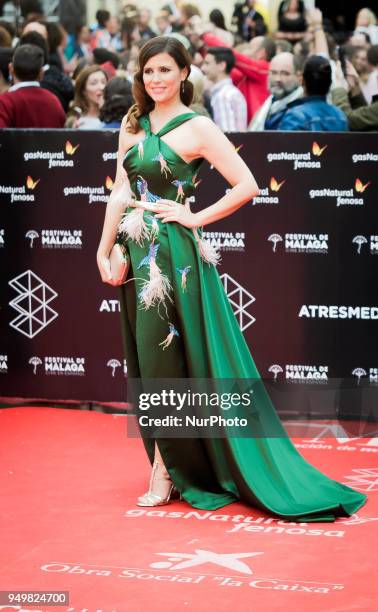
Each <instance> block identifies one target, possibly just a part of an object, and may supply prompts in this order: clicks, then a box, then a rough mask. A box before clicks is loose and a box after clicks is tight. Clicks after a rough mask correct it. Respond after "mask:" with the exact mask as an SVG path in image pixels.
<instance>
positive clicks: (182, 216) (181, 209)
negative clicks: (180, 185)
mask: <svg viewBox="0 0 378 612" xmlns="http://www.w3.org/2000/svg"><path fill="white" fill-rule="evenodd" d="M155 211H156V212H157V214H156V215H155V217H157V218H158V219H161V221H162V223H166V222H168V223H169V222H171V221H175V222H176V223H180V224H181V225H183V226H184V227H188V228H195V227H199V225H200V224H199V223H198V222H197V215H196V213H193V212H192V211H191V210H190V204H189V201H188V200H187V202H186V203H185V204H179V203H178V202H174V201H173V200H166V199H163V198H162V199H161V200H158V201H157V202H156V203H155Z"/></svg>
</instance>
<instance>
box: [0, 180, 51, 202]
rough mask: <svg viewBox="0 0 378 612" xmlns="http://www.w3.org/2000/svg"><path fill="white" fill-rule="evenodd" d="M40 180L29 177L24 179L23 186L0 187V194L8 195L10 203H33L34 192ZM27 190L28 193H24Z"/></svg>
mask: <svg viewBox="0 0 378 612" xmlns="http://www.w3.org/2000/svg"><path fill="white" fill-rule="evenodd" d="M40 180H41V179H36V180H35V179H33V177H31V176H30V175H29V176H27V177H26V181H25V185H21V186H15V185H0V194H1V193H9V194H10V202H11V203H12V202H35V195H34V193H30V191H34V189H35V188H36V187H37V185H38V184H39V182H40ZM26 189H28V191H26Z"/></svg>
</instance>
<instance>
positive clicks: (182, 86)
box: [181, 81, 185, 93]
mask: <svg viewBox="0 0 378 612" xmlns="http://www.w3.org/2000/svg"><path fill="white" fill-rule="evenodd" d="M184 91H185V85H184V81H181V92H182V93H184Z"/></svg>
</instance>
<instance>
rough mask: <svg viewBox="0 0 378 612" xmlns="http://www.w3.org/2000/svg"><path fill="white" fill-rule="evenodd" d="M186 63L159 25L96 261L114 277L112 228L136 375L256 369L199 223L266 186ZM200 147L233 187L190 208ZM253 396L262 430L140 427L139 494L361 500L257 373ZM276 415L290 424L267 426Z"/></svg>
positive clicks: (223, 375) (291, 510) (293, 511)
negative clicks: (186, 432)
mask: <svg viewBox="0 0 378 612" xmlns="http://www.w3.org/2000/svg"><path fill="white" fill-rule="evenodd" d="M189 73H190V57H189V56H188V54H187V52H186V50H185V48H184V46H183V45H182V44H181V43H180V42H179V41H177V40H176V39H175V38H173V37H164V36H159V37H156V38H153V39H151V40H150V41H148V42H147V43H146V44H145V45H144V46H143V47H142V49H141V51H140V56H139V69H138V71H137V73H136V74H135V76H134V85H133V92H134V97H135V100H136V104H135V105H134V106H133V107H132V108H131V109H130V111H129V113H128V115H127V116H126V117H125V118H124V120H123V122H122V125H121V129H120V135H119V151H118V162H117V176H116V180H115V183H114V187H113V191H112V195H111V197H110V199H109V202H108V205H107V210H106V215H105V222H104V228H103V233H102V237H101V241H100V245H99V248H98V253H97V262H98V267H99V270H100V274H101V277H102V280H103V281H104V282H107V283H110V284H114V282H113V281H112V277H111V273H110V261H109V253H110V250H111V248H112V246H113V244H114V242H115V241H118V242H122V243H123V244H124V245H125V247H126V249H127V252H128V255H129V259H130V269H129V275H128V280H127V282H126V283H125V284H123V285H122V286H121V287H120V289H119V291H120V301H121V322H122V332H123V341H124V348H125V354H126V360H127V366H128V375H129V376H130V377H132V378H134V379H141V380H143V379H165V378H169V379H174V378H176V379H183V380H185V379H189V378H190V379H214V380H215V379H230V380H231V379H234V380H237V379H255V380H260V381H261V377H260V375H259V372H258V370H257V368H256V365H255V363H254V361H253V358H252V356H251V353H250V351H249V348H248V346H247V343H246V341H245V339H244V336H243V334H242V332H241V330H240V327H239V325H238V322H237V319H236V317H235V315H234V313H233V311H232V308H231V305H230V303H229V301H228V298H227V295H226V293H225V290H224V287H223V284H222V282H221V280H220V277H219V274H218V271H217V268H216V265H217V264H218V254H217V253H216V252H215V251H213V250H212V249H211V248H210V247H209V246H208V245H207V244H206V243H205V241H202V239H201V228H202V227H203V226H204V225H206V224H208V223H212V222H214V221H217V220H218V219H221V218H224V217H226V216H228V215H230V214H231V213H232V212H234V211H235V210H237V209H238V208H239V207H241V206H242V205H243V204H245V203H246V202H248V201H250V200H251V198H252V197H254V196H255V195H257V194H258V186H257V184H256V182H255V180H254V178H253V175H252V174H251V172H250V170H249V169H248V167H247V166H246V164H245V163H244V161H243V160H242V159H241V158H240V156H239V155H238V154H237V152H236V151H235V149H234V147H233V145H232V143H231V142H230V141H229V140H228V138H227V137H226V136H225V135H224V134H223V133H222V132H221V131H220V130H219V129H218V128H217V126H216V125H215V124H214V123H213V122H212V121H211V120H210V119H208V118H206V117H200V116H199V115H197V114H196V113H193V112H192V111H191V110H190V108H189V105H190V102H191V98H192V91H193V90H192V85H191V83H190V82H189V81H188V75H189ZM204 159H206V160H207V161H208V162H209V163H211V164H212V165H214V167H215V168H216V169H217V170H218V171H219V172H220V173H221V174H222V175H223V176H224V177H225V179H226V180H227V181H228V182H229V183H230V184H231V185H232V189H230V190H229V191H228V193H227V194H226V195H225V196H224V197H223V198H221V199H220V200H219V201H218V202H216V203H215V204H213V205H211V206H209V207H207V208H205V209H204V210H202V211H200V212H197V213H193V212H192V211H191V209H190V204H189V203H190V201H191V200H192V199H193V198H192V196H193V195H194V193H195V188H196V180H197V174H198V170H199V167H200V165H201V163H202V162H203V160H204ZM131 193H132V194H133V195H134V197H135V199H134V200H132V199H131ZM130 281H131V282H130ZM255 402H257V404H256V405H255V410H256V414H257V422H258V428H259V430H260V431H259V433H258V434H257V432H256V431H254V430H253V428H252V429H251V430H250V435H249V436H245V433H244V434H243V437H233V436H231V435H230V436H227V435H225V436H223V437H214V438H211V437H208V438H205V437H186V438H174V437H165V438H164V437H159V438H158V439H156V438H155V439H154V438H153V437H147V436H144V437H143V442H144V445H145V449H146V452H147V454H148V458H149V460H150V462H151V464H152V472H151V478H150V487H149V490H148V492H147V493H146V494H144V495H142V496H141V497H140V498H139V499H138V502H137V503H138V505H142V506H156V505H162V504H165V503H168V502H169V500H170V499H171V498H172V492H173V491H175V490H177V491H178V492H179V493H180V495H181V497H182V498H183V499H185V500H186V501H187V502H188V503H189V504H190V505H191V506H192V507H194V508H200V509H205V510H215V509H217V508H221V507H223V506H225V505H226V504H230V503H232V502H235V501H238V500H241V501H243V502H245V503H247V504H249V505H251V506H253V507H258V508H260V509H263V510H264V511H267V512H269V513H271V514H273V515H276V516H280V517H283V518H287V519H290V520H292V521H320V522H323V521H334V520H335V518H336V517H338V516H350V515H351V514H353V513H354V512H356V510H358V508H360V507H361V506H362V505H363V504H364V503H365V501H366V496H365V495H364V494H362V493H360V492H358V491H356V490H354V489H352V488H350V487H348V486H345V485H343V484H341V483H339V482H337V481H335V480H332V479H330V478H329V477H327V476H326V475H324V474H323V473H321V472H320V471H319V470H317V469H316V468H315V467H313V466H312V465H311V464H309V463H308V462H307V461H305V460H304V458H303V457H302V456H301V455H300V453H299V452H298V451H297V450H296V448H295V446H294V445H293V443H292V442H291V441H290V439H289V438H288V436H287V435H286V432H285V430H284V428H283V426H282V424H281V422H280V420H279V418H278V416H277V413H276V411H275V409H274V406H273V405H272V403H271V400H270V397H269V395H268V393H267V391H266V390H265V388H264V385H263V383H262V381H261V384H260V385H259V386H258V390H257V394H255ZM256 414H255V416H256ZM272 424H273V426H274V430H275V432H277V430H278V431H279V432H282V435H280V434H279V435H277V433H275V435H274V436H270V431H271V430H270V428H271V427H272ZM264 427H266V429H265V436H264Z"/></svg>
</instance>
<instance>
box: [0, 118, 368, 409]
mask: <svg viewBox="0 0 378 612" xmlns="http://www.w3.org/2000/svg"><path fill="white" fill-rule="evenodd" d="M229 137H230V139H231V141H232V142H233V143H234V145H235V148H236V150H237V151H238V153H239V154H240V155H241V157H242V158H243V159H244V160H245V162H246V163H247V165H248V166H249V167H250V168H251V170H252V172H253V173H254V175H255V177H256V179H257V182H258V184H259V186H260V188H261V194H260V195H259V197H257V198H256V199H255V200H253V201H251V202H248V203H247V204H246V205H244V206H243V207H242V208H241V209H239V210H238V211H237V212H236V213H234V214H233V215H231V216H229V217H228V218H226V219H223V220H221V221H219V222H217V223H214V224H212V225H209V226H206V227H205V228H204V229H205V230H206V231H205V236H206V238H207V239H208V240H209V241H210V242H211V244H214V245H216V246H217V247H218V248H219V249H220V251H221V255H222V262H221V264H220V265H219V266H218V271H219V274H220V276H221V278H222V281H223V283H224V287H225V290H226V292H227V295H228V298H229V300H230V303H231V305H232V307H233V309H234V312H235V315H236V317H237V319H238V321H239V325H240V327H241V329H242V331H243V333H244V335H245V338H246V340H247V342H248V344H249V346H250V349H251V352H252V355H253V357H254V360H255V362H256V365H257V367H258V369H259V371H260V374H261V376H262V378H264V379H266V380H267V383H269V385H270V387H271V389H273V392H275V390H276V391H277V393H278V390H281V392H282V396H285V397H286V398H290V402H291V409H292V411H293V413H295V412H296V411H298V410H301V411H302V412H303V411H305V412H306V411H308V412H311V411H313V410H315V411H316V406H317V405H318V403H319V399H321V402H323V404H324V402H325V403H326V404H327V405H329V406H333V407H335V406H336V408H335V410H336V411H337V410H340V409H341V410H343V411H344V413H346V414H348V412H349V413H350V414H355V410H356V407H357V409H358V410H359V411H360V413H361V411H362V412H364V411H365V412H366V414H367V415H369V414H370V413H371V411H372V407H373V406H374V404H375V405H376V404H377V402H376V401H375V400H376V399H377V389H378V354H377V344H378V342H377V340H378V334H377V329H378V291H377V263H378V257H377V255H378V211H377V195H378V179H377V167H378V149H377V139H376V135H374V134H349V133H345V134H332V133H269V132H267V133H259V134H230V135H229ZM117 141H118V134H117V132H116V131H103V132H92V131H91V132H85V131H83V132H80V131H74V130H56V131H55V130H25V131H24V130H2V131H1V133H0V164H1V165H0V168H1V170H0V174H1V176H0V204H1V220H0V275H1V277H0V282H1V298H0V299H1V309H0V324H1V338H0V395H1V396H2V397H13V396H17V397H25V398H46V399H51V400H53V399H55V400H59V399H73V400H78V401H97V402H101V401H103V402H105V401H109V402H110V401H120V402H124V401H127V363H126V361H125V359H124V355H123V348H122V347H123V344H122V337H121V325H120V314H119V310H120V303H119V297H120V295H119V291H120V290H119V289H118V288H114V287H111V286H110V285H106V284H104V283H102V282H101V279H100V275H99V272H98V270H97V265H96V251H97V246H98V242H99V239H100V235H101V231H102V225H103V220H104V213H105V207H106V202H107V199H108V197H109V194H110V192H111V189H112V184H113V180H114V178H115V171H116V155H117V153H116V151H117ZM196 183H197V189H196V198H195V202H194V203H193V204H192V210H196V209H197V210H199V209H201V208H203V207H205V206H208V205H210V204H212V203H214V202H215V201H217V200H218V199H219V198H220V197H222V195H224V193H225V191H226V190H227V189H229V188H230V186H229V185H228V184H227V183H226V182H225V180H224V179H223V177H222V176H221V175H220V174H219V173H218V172H217V170H216V168H213V167H210V165H209V164H208V163H207V162H204V163H203V165H202V167H201V169H200V172H199V174H198V176H197V177H196ZM310 389H311V390H313V391H314V393H313V394H308V393H307V394H306V390H310ZM290 390H291V391H290ZM278 394H279V393H278ZM286 407H287V406H286ZM289 409H290V408H289Z"/></svg>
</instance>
